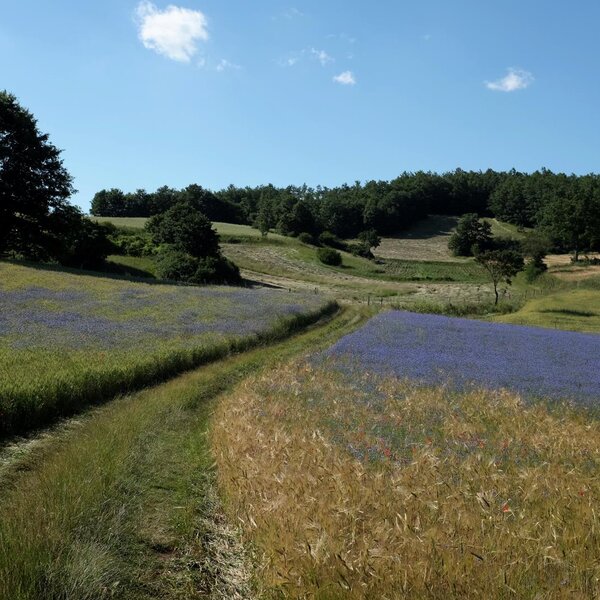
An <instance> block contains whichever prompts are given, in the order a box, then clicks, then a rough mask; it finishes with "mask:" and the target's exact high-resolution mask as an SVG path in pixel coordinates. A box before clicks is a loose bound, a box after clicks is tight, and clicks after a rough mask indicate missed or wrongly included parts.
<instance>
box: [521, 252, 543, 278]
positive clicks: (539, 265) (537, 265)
mask: <svg viewBox="0 0 600 600" xmlns="http://www.w3.org/2000/svg"><path fill="white" fill-rule="evenodd" d="M547 270H548V267H547V266H546V263H545V262H544V254H542V253H540V254H534V255H533V256H532V257H531V259H530V260H529V262H528V263H527V266H526V267H525V278H526V279H527V281H528V282H529V283H531V282H532V281H535V280H536V279H537V278H538V277H539V276H540V275H541V274H542V273H545V272H546V271H547Z"/></svg>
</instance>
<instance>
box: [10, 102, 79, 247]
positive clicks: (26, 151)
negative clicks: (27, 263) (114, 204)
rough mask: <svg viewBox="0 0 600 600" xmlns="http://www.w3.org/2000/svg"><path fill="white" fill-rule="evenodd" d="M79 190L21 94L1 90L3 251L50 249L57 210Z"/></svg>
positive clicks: (63, 207) (66, 205) (65, 205)
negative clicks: (75, 190) (27, 108)
mask: <svg viewBox="0 0 600 600" xmlns="http://www.w3.org/2000/svg"><path fill="white" fill-rule="evenodd" d="M73 191H74V190H73V186H72V179H71V176H70V175H69V173H68V172H67V170H66V169H65V167H64V166H63V163H62V160H61V157H60V150H58V149H57V148H56V147H55V146H54V145H52V144H51V143H50V142H49V137H48V134H45V133H41V132H40V131H39V129H38V127H37V121H36V119H35V118H34V117H33V115H32V114H31V113H30V112H29V111H28V110H26V109H25V108H23V107H22V106H20V104H19V103H18V101H17V99H16V98H15V96H13V95H12V94H9V93H8V92H6V91H2V92H0V253H3V252H6V251H7V250H11V251H14V252H17V253H19V254H22V255H24V256H27V257H30V258H42V257H43V256H44V255H45V254H47V252H48V246H52V245H53V243H54V240H53V237H54V236H53V231H52V224H53V221H54V220H55V215H54V213H55V212H57V211H61V210H64V209H65V208H66V207H68V206H69V205H68V202H67V200H68V198H69V196H70V195H71V194H72V193H73Z"/></svg>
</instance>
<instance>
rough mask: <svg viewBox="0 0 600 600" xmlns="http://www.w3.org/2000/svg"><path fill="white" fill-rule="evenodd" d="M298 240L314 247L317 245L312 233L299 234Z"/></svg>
mask: <svg viewBox="0 0 600 600" xmlns="http://www.w3.org/2000/svg"><path fill="white" fill-rule="evenodd" d="M298 239H299V240H300V241H301V242H302V243H303V244H309V245H310V246H314V245H315V238H314V237H313V236H312V235H311V234H310V233H307V232H306V231H303V232H302V233H299V234H298Z"/></svg>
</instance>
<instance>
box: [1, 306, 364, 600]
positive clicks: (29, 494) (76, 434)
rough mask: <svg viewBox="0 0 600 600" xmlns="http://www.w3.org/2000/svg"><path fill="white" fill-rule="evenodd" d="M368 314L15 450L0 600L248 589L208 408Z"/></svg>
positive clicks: (176, 595) (121, 403)
mask: <svg viewBox="0 0 600 600" xmlns="http://www.w3.org/2000/svg"><path fill="white" fill-rule="evenodd" d="M365 317H366V315H365V314H361V313H357V312H356V311H349V310H348V309H346V310H345V311H344V312H343V313H342V314H340V315H339V316H338V317H337V318H335V319H333V320H331V321H330V322H329V323H328V324H326V325H324V326H321V327H315V328H313V329H311V330H309V331H308V332H306V333H302V334H299V335H296V336H294V337H292V338H290V339H289V340H287V341H283V342H280V343H277V344H274V345H272V346H266V347H261V348H258V349H255V350H252V351H249V352H246V353H244V354H240V355H237V356H233V357H229V358H227V359H225V360H223V361H221V362H219V363H215V364H212V365H208V366H205V367H203V368H201V369H198V370H196V371H193V372H190V373H187V374H185V375H182V376H179V377H178V378H176V379H174V380H172V381H170V382H168V383H165V384H162V385H160V386H158V387H155V388H152V389H148V390H145V391H141V392H138V393H136V394H133V395H131V396H127V397H124V398H121V399H118V400H116V401H114V402H112V403H110V404H107V405H105V406H103V407H102V408H100V409H96V410H94V411H92V412H90V413H89V414H88V415H87V416H85V417H82V418H81V419H79V420H78V421H75V422H72V423H71V424H70V425H68V426H65V427H63V428H62V429H59V430H57V431H56V432H54V433H51V434H48V435H47V436H45V438H42V439H41V440H40V442H39V444H37V445H35V444H30V445H29V447H30V448H31V449H30V450H27V448H28V446H27V445H25V446H24V448H23V449H22V451H20V452H17V451H13V452H12V453H10V454H11V455H12V456H13V458H12V462H11V463H9V464H7V465H5V466H4V468H3V469H2V470H1V471H0V473H2V474H1V475H0V477H1V479H0V485H2V487H3V488H4V490H5V491H4V493H3V494H2V497H1V498H0V598H6V599H7V600H8V599H10V600H39V599H40V598H44V600H67V599H68V600H96V599H100V598H122V599H123V600H150V599H151V598H153V599H156V598H161V599H164V600H183V599H184V598H185V599H188V598H196V597H198V598H200V597H211V598H220V599H222V600H229V599H230V598H233V597H236V596H235V593H236V592H241V591H243V590H244V589H247V588H248V587H249V583H248V580H247V579H245V578H244V564H243V560H242V558H243V555H242V554H241V552H240V548H239V545H238V546H235V545H234V542H235V534H234V532H233V530H232V529H231V528H228V527H227V525H226V523H225V521H224V519H223V516H222V514H221V512H220V510H219V504H218V501H216V495H215V493H214V485H213V480H214V471H213V467H212V465H213V458H212V456H211V453H210V448H209V445H208V438H207V436H206V431H207V427H208V425H209V419H210V415H211V413H212V411H213V409H214V406H215V404H214V399H215V397H216V396H217V395H218V394H219V393H222V392H224V391H226V390H228V389H229V388H230V387H231V386H232V385H233V384H235V383H236V382H239V381H240V380H242V379H243V378H244V377H246V376H248V375H249V374H250V373H253V372H256V371H258V370H260V369H265V368H268V367H269V366H272V365H274V364H275V363H277V362H279V361H280V360H285V359H289V358H291V357H293V356H296V355H298V354H299V353H303V352H305V351H306V350H307V349H308V348H311V349H313V348H315V347H317V348H318V347H325V346H326V345H329V344H331V343H333V342H334V341H335V340H336V339H337V338H339V337H340V336H341V335H344V334H345V333H348V332H350V331H352V330H353V329H354V328H355V327H357V326H359V325H360V324H361V323H362V322H364V319H365ZM15 456H16V458H15ZM1 458H4V457H3V456H2V455H1V454H0V459H1ZM228 548H231V550H230V551H228ZM209 592H210V596H208V594H209ZM204 594H206V596H205V595H204Z"/></svg>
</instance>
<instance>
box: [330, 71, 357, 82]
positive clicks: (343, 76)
mask: <svg viewBox="0 0 600 600" xmlns="http://www.w3.org/2000/svg"><path fill="white" fill-rule="evenodd" d="M333 81H335V82H336V83H340V84H341V85H356V77H354V73H353V72H352V71H344V72H343V73H340V74H339V75H336V76H335V77H334V78H333Z"/></svg>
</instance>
